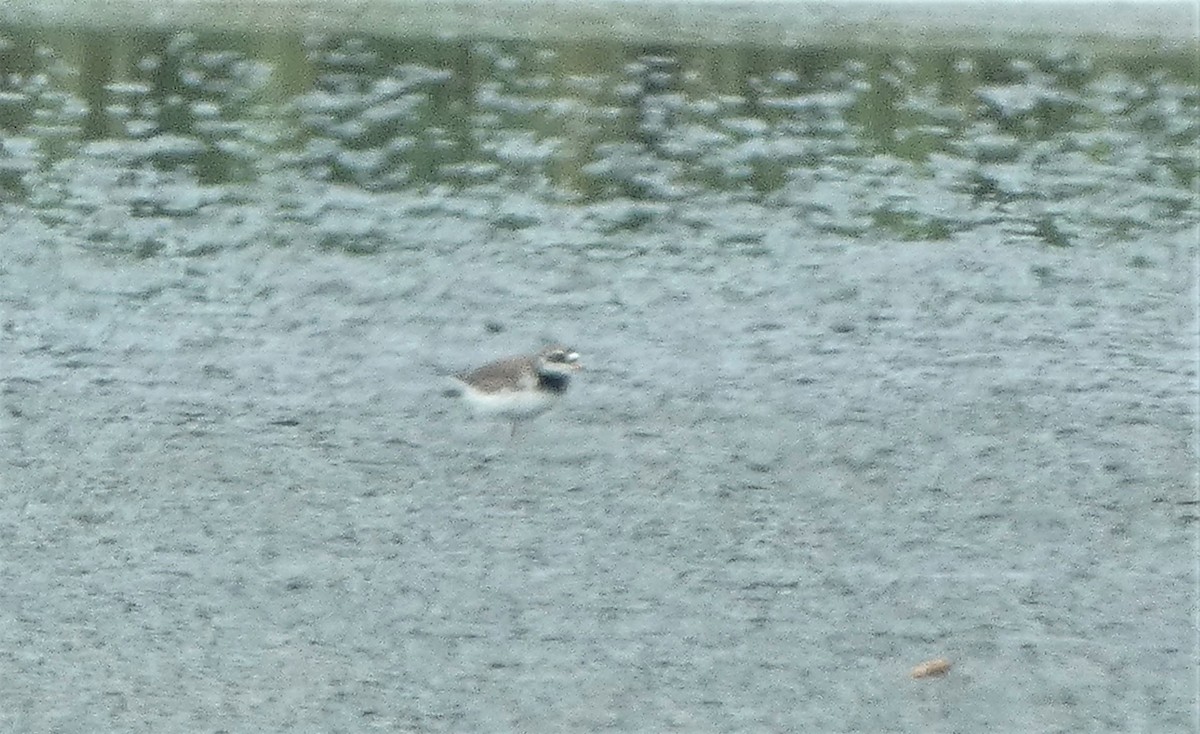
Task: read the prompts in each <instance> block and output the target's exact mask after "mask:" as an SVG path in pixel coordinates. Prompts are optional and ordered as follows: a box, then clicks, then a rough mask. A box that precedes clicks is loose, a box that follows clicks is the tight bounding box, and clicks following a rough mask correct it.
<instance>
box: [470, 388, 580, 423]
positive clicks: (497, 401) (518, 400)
mask: <svg viewBox="0 0 1200 734" xmlns="http://www.w3.org/2000/svg"><path fill="white" fill-rule="evenodd" d="M463 397H464V398H466V401H467V403H468V404H469V405H470V406H471V407H472V408H474V409H475V410H476V411H477V412H479V413H482V414H486V415H494V416H498V417H501V418H506V419H508V420H514V421H518V420H523V419H526V418H532V417H534V416H535V415H539V414H541V413H545V412H546V411H547V410H549V409H550V408H551V407H552V406H553V405H554V403H556V402H557V401H558V396H557V395H555V394H554V393H548V392H544V391H541V390H520V391H511V392H500V393H482V392H479V391H478V390H474V389H472V388H471V387H469V386H464V387H463Z"/></svg>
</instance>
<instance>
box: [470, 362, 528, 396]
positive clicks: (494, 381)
mask: <svg viewBox="0 0 1200 734" xmlns="http://www.w3.org/2000/svg"><path fill="white" fill-rule="evenodd" d="M533 376H534V362H533V360H532V359H530V358H529V357H511V358H509V359H502V360H500V361H498V362H492V363H490V364H485V365H484V366H482V367H480V368H479V369H477V370H472V371H471V372H464V373H462V374H459V375H456V377H457V378H458V379H459V380H462V381H463V382H465V383H467V384H468V385H470V386H472V387H474V388H476V389H478V390H482V391H484V392H500V391H503V390H519V389H521V387H523V386H524V385H526V384H528V383H529V382H530V381H531V380H532V379H533Z"/></svg>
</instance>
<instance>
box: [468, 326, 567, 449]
mask: <svg viewBox="0 0 1200 734" xmlns="http://www.w3.org/2000/svg"><path fill="white" fill-rule="evenodd" d="M582 368H583V365H582V364H581V363H580V361H579V354H578V353H577V352H575V350H573V349H571V348H569V347H565V346H562V345H561V344H553V345H550V346H547V347H545V348H543V349H542V350H541V351H540V352H538V353H537V354H529V355H523V356H519V357H509V358H507V359H501V360H497V361H495V362H490V363H488V364H485V365H483V366H482V367H479V368H477V369H474V370H471V371H469V372H462V373H459V374H457V375H455V376H454V379H455V381H456V382H457V385H456V389H455V390H454V391H453V392H456V393H457V394H459V395H460V396H461V397H462V398H463V399H464V400H465V401H466V403H467V404H468V405H470V406H471V407H472V408H473V409H474V410H475V412H477V413H480V414H485V415H493V416H499V417H501V418H504V419H506V420H508V421H511V423H512V434H511V435H512V436H513V437H515V436H516V435H517V426H518V425H519V424H520V423H522V422H523V421H527V420H530V419H532V418H535V417H537V416H539V415H541V414H542V413H545V412H546V411H547V410H549V409H550V408H552V407H554V405H555V403H557V402H558V401H559V399H560V398H561V397H562V396H563V394H564V393H565V392H566V391H567V386H568V385H569V384H570V382H571V376H572V375H573V374H575V373H576V372H578V371H579V370H580V369H582Z"/></svg>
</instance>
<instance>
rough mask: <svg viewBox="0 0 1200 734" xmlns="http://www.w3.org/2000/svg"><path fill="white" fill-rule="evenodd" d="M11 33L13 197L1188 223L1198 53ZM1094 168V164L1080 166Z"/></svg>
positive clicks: (1036, 225) (8, 130) (951, 222)
mask: <svg viewBox="0 0 1200 734" xmlns="http://www.w3.org/2000/svg"><path fill="white" fill-rule="evenodd" d="M0 37H2V38H3V44H2V45H0V129H3V131H4V134H5V137H6V138H10V139H19V140H25V141H29V142H30V143H31V145H27V146H24V148H22V146H13V145H11V144H10V145H9V146H8V147H9V151H10V155H12V151H13V150H17V149H23V150H25V151H26V152H27V155H26V156H25V157H24V158H22V157H21V156H15V157H16V158H18V159H20V160H17V162H16V163H13V164H11V165H9V166H8V170H9V171H10V174H9V175H8V176H7V179H8V180H10V181H14V180H15V183H13V184H12V185H11V186H10V188H11V189H12V190H13V191H14V192H18V194H19V192H21V191H22V190H23V188H22V181H21V179H22V177H23V171H26V170H31V169H40V170H46V169H49V168H52V167H53V166H54V164H55V163H56V162H58V161H62V160H66V159H70V158H73V157H76V156H87V155H96V154H98V151H99V152H103V154H104V155H108V156H115V157H116V158H117V159H119V161H120V162H121V164H122V165H127V166H129V167H131V168H137V167H140V166H150V167H153V168H156V169H158V170H164V171H176V172H181V173H184V174H186V175H190V176H193V177H194V178H195V180H196V181H198V182H199V183H202V184H207V185H212V184H225V183H233V182H255V181H258V180H260V179H261V178H262V177H263V176H264V175H267V174H270V173H280V172H284V173H285V174H286V175H288V176H293V177H297V178H299V179H312V180H320V181H326V182H331V183H337V184H342V185H348V186H354V187H360V188H363V189H366V190H372V191H376V190H412V189H419V188H420V187H425V186H431V185H437V186H449V187H452V188H455V189H459V190H465V189H471V188H473V187H476V186H480V185H494V184H497V183H500V184H503V185H505V186H511V187H515V188H518V189H522V190H531V191H540V192H543V194H547V193H549V194H550V195H552V196H553V197H555V198H558V199H563V200H568V201H584V202H587V201H601V200H608V199H618V198H627V199H634V200H663V201H670V200H674V199H679V198H683V197H689V196H693V195H696V194H698V193H702V192H708V191H721V192H731V193H738V194H740V195H743V196H745V197H748V198H751V199H759V200H761V199H763V198H764V197H770V196H772V195H777V194H781V193H784V194H786V193H787V192H789V191H792V194H791V196H798V195H800V192H807V191H809V190H810V189H811V190H812V191H815V192H817V193H819V192H820V190H821V187H823V186H825V187H827V186H835V185H841V183H844V182H845V181H847V180H853V181H854V183H855V185H856V186H858V187H860V188H861V191H860V192H859V193H858V194H856V195H857V196H859V197H860V198H867V199H870V200H871V201H872V202H873V203H872V204H871V206H868V207H866V208H864V209H863V210H862V211H860V212H859V214H860V215H861V217H864V219H862V221H863V222H867V223H870V224H864V225H863V226H874V227H877V228H883V229H886V230H889V231H891V232H893V233H895V234H897V235H899V236H901V237H903V238H906V239H907V238H913V239H917V238H923V239H941V238H945V237H948V236H950V235H951V234H952V233H953V232H954V231H955V230H956V228H957V227H959V226H962V225H961V224H955V222H956V221H958V220H959V219H960V215H959V214H957V213H954V212H948V211H947V212H942V211H937V210H936V207H934V208H933V210H931V209H930V208H929V207H925V208H921V207H916V208H913V207H910V206H908V205H907V204H903V205H901V206H899V207H898V208H894V204H895V203H896V202H905V201H911V200H913V199H914V198H923V195H920V194H912V193H907V194H906V193H904V192H900V193H897V192H894V191H889V182H890V181H901V180H904V181H906V183H905V187H907V188H909V189H911V188H912V187H913V186H914V185H916V186H919V185H920V182H921V181H922V180H934V179H937V177H938V176H939V175H941V174H940V173H939V171H938V168H939V167H945V162H946V161H957V162H960V163H961V166H962V167H963V168H964V172H960V173H957V174H956V178H957V179H958V182H957V183H952V184H951V187H952V188H951V190H952V192H955V193H957V194H963V195H965V196H968V197H969V198H970V199H971V200H972V201H974V202H975V203H976V204H978V203H979V202H985V201H989V202H992V203H994V204H997V205H999V206H1004V205H1006V204H1008V203H1011V202H1019V201H1023V200H1029V199H1034V200H1038V199H1040V198H1043V197H1046V196H1050V198H1054V196H1053V195H1051V194H1047V193H1046V192H1047V191H1051V190H1054V189H1055V188H1056V187H1057V189H1061V190H1063V191H1064V192H1066V193H1064V194H1063V195H1064V196H1067V197H1068V198H1069V195H1070V194H1069V191H1068V190H1069V189H1070V188H1071V187H1072V186H1074V187H1079V188H1087V187H1093V188H1099V189H1104V187H1105V186H1106V185H1108V186H1111V185H1112V184H1111V182H1110V183H1108V184H1106V183H1105V182H1104V180H1103V179H1104V177H1106V176H1113V175H1115V176H1118V177H1122V176H1127V177H1129V178H1131V179H1133V180H1137V181H1140V182H1142V183H1143V184H1145V185H1147V186H1154V187H1159V188H1161V189H1162V190H1163V193H1162V195H1161V196H1158V197H1157V200H1156V201H1157V203H1155V204H1154V206H1158V207H1161V209H1162V212H1169V213H1170V214H1171V215H1172V216H1181V215H1184V216H1190V215H1191V210H1192V208H1193V207H1192V205H1191V204H1190V203H1189V202H1190V193H1189V192H1190V190H1191V188H1192V187H1193V186H1194V185H1195V176H1196V170H1195V166H1194V156H1193V152H1194V146H1195V145H1196V142H1197V138H1198V134H1197V123H1196V122H1195V119H1196V114H1195V113H1196V111H1197V70H1196V65H1195V63H1194V56H1193V55H1192V54H1190V53H1188V52H1185V51H1164V52H1157V53H1153V54H1142V55H1138V54H1107V55H1099V54H1096V53H1093V52H1091V51H1089V50H1088V48H1087V47H1086V45H1078V46H1071V45H1069V44H1067V45H1065V46H1058V47H1055V48H1053V49H1051V50H1048V51H1047V52H1045V53H1043V54H1036V53H1028V52H1024V53H1021V52H1006V51H1004V50H1001V49H992V50H963V49H956V48H951V47H921V46H917V47H914V48H911V49H907V50H903V51H897V50H894V49H891V50H888V49H886V48H885V47H881V46H880V45H878V44H862V45H857V46H855V45H821V44H819V43H814V44H810V45H806V46H799V47H763V46H759V45H736V44H732V45H731V44H669V43H661V44H629V43H619V42H604V41H596V40H590V41H579V42H575V41H572V42H551V41H547V42H521V41H487V40H467V39H464V38H458V37H456V38H448V39H445V40H438V39H431V38H395V37H372V36H364V35H355V36H337V35H296V34H289V33H274V32H272V33H244V32H238V33H210V34H205V33H194V32H150V31H103V30H85V31H69V30H63V29H29V28H22V29H8V30H4V31H0ZM97 146H99V147H97ZM1081 158H1082V159H1085V160H1086V162H1088V163H1089V164H1092V165H1095V166H1096V170H1095V171H1093V172H1092V173H1090V174H1089V173H1088V172H1087V171H1086V170H1085V168H1086V167H1081V168H1079V169H1078V170H1069V169H1070V167H1071V166H1073V165H1078V164H1079V163H1080V160H1079V159H1081ZM0 160H3V159H0ZM881 162H882V163H881ZM955 165H958V164H955ZM1011 169H1020V170H1017V171H1015V170H1011ZM11 171H16V174H12V173H11ZM864 174H866V175H864ZM1089 176H1090V178H1089ZM1085 179H1088V180H1085ZM823 181H824V182H825V183H822V182H823ZM914 182H915V183H914ZM939 185H943V184H939ZM814 187H815V188H814ZM955 187H957V188H955ZM934 198H936V194H934ZM835 208H836V207H835ZM1162 212H1159V213H1158V214H1161V213H1162ZM836 213H837V212H834V214H836ZM1142 216H1144V217H1153V216H1156V213H1155V212H1149V213H1144V214H1143V215H1142ZM1140 218H1141V217H1139V216H1135V217H1134V219H1133V221H1134V222H1136V221H1138V220H1139V219H1140ZM1055 221H1056V216H1055V215H1054V214H1053V213H1051V214H1045V215H1043V216H1041V218H1038V219H1035V220H1033V223H1032V224H1031V225H1030V228H1031V231H1032V232H1033V233H1034V234H1035V236H1041V235H1039V234H1038V233H1039V232H1048V231H1053V232H1055V236H1054V237H1053V238H1050V239H1053V240H1054V243H1055V244H1060V243H1062V242H1067V241H1069V240H1070V236H1069V235H1066V234H1063V233H1062V232H1061V231H1060V230H1058V229H1056V228H1055V225H1054V222H1055ZM1047 222H1049V224H1048V225H1047V224H1046V223H1047ZM835 226H836V228H838V229H839V230H843V231H854V230H855V229H856V227H858V225H847V224H846V222H844V221H843V222H839V223H838V224H837V225H835ZM1111 227H1112V232H1113V233H1115V234H1116V235H1117V236H1120V237H1124V236H1128V233H1129V232H1130V231H1132V230H1136V229H1137V227H1136V226H1132V227H1131V226H1130V224H1129V221H1127V220H1125V221H1120V222H1115V223H1113V224H1112V225H1111Z"/></svg>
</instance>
